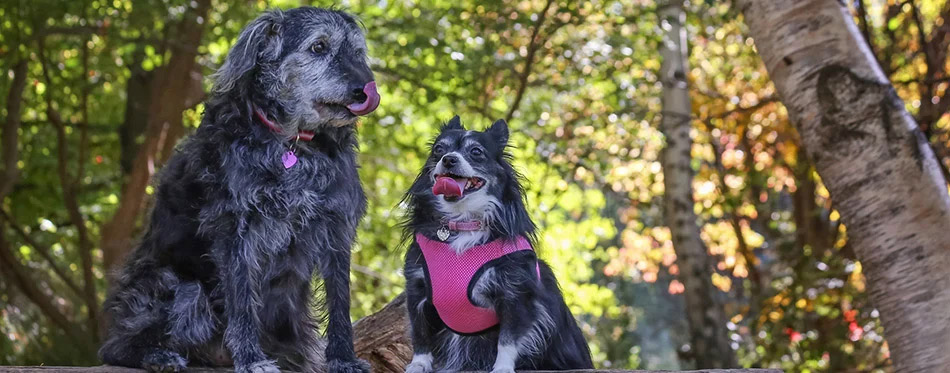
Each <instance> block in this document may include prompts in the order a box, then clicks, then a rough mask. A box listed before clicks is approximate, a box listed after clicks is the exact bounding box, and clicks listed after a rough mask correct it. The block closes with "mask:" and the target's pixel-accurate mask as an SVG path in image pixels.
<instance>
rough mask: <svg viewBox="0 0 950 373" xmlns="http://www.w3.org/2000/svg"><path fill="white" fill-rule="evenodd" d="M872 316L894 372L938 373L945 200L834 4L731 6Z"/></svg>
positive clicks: (934, 171)
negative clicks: (853, 256) (827, 199)
mask: <svg viewBox="0 0 950 373" xmlns="http://www.w3.org/2000/svg"><path fill="white" fill-rule="evenodd" d="M737 4H738V5H739V7H740V9H741V11H742V13H743V15H744V17H745V22H746V24H747V25H748V26H749V32H750V34H751V36H752V37H753V38H754V39H755V45H756V47H757V48H758V51H759V54H760V55H761V57H762V59H763V61H764V62H765V66H766V68H767V69H768V71H769V75H771V78H772V81H773V82H775V85H776V87H777V88H778V92H779V94H780V95H781V97H782V101H783V102H784V104H785V106H786V107H787V108H788V113H789V117H790V119H791V120H792V122H793V123H794V124H795V126H796V128H797V129H798V131H799V133H800V134H801V137H802V142H803V145H804V148H805V149H806V151H807V153H808V155H809V157H811V158H812V160H813V161H814V163H815V166H816V169H817V171H818V174H819V175H821V178H822V180H823V181H824V183H825V185H826V186H827V187H828V190H829V191H830V192H831V197H832V199H833V200H834V201H835V206H836V207H837V209H838V210H839V212H840V213H841V217H842V220H843V222H844V224H845V225H846V226H847V227H848V239H849V243H850V244H851V245H853V246H854V249H855V251H856V253H857V255H858V259H860V260H861V262H862V264H863V268H864V269H865V270H864V271H865V274H866V276H867V278H868V282H869V287H870V295H871V300H872V301H873V303H874V305H875V306H876V307H877V308H878V309H879V310H880V311H881V320H882V321H883V323H884V331H885V337H886V338H887V341H888V346H889V348H890V351H891V358H892V360H893V363H894V366H895V367H896V370H897V371H898V372H945V371H946V370H947V369H948V367H950V240H948V236H947V234H948V230H950V198H948V194H947V186H946V184H945V183H944V180H943V177H942V175H941V171H940V169H939V167H938V164H937V161H936V159H935V158H934V156H933V152H932V150H931V149H930V147H929V145H928V144H927V142H926V140H925V139H924V138H923V136H922V134H921V132H920V130H919V128H918V126H917V123H915V122H914V120H913V119H912V117H911V116H910V115H909V114H908V113H907V112H906V111H905V110H904V104H903V102H902V101H901V100H900V99H899V98H898V97H897V95H896V94H895V92H894V89H893V88H892V87H891V85H890V83H889V82H888V80H887V78H886V76H885V75H884V73H883V72H882V71H881V69H880V68H879V67H878V65H877V64H876V63H875V62H874V61H875V60H874V57H873V55H872V54H871V52H870V50H868V47H867V44H866V43H865V42H864V41H863V40H862V39H861V36H860V33H859V32H858V30H857V27H856V26H855V25H854V23H853V21H852V19H851V14H850V12H849V11H848V9H847V8H846V6H845V5H844V4H843V3H842V2H838V1H831V0H796V1H788V0H738V1H737Z"/></svg>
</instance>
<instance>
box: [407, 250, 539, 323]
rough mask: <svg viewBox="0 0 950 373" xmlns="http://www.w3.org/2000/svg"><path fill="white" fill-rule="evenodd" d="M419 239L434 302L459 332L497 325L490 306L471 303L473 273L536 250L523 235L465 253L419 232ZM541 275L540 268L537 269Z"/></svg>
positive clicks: (445, 319) (443, 318)
mask: <svg viewBox="0 0 950 373" xmlns="http://www.w3.org/2000/svg"><path fill="white" fill-rule="evenodd" d="M416 242H417V243H419V248H421V249H422V255H423V256H424V257H425V266H426V271H427V274H428V276H429V284H430V286H431V291H432V304H433V305H434V306H435V310H436V312H437V313H438V314H439V318H441V319H442V321H443V322H444V323H445V325H446V326H448V327H449V329H452V330H453V331H455V332H458V333H460V334H472V333H479V332H482V331H485V330H486V329H489V328H491V327H493V326H495V325H498V316H497V315H496V314H495V311H494V310H492V309H489V308H482V307H479V306H476V305H474V304H472V301H471V300H470V299H469V297H468V289H469V285H470V284H471V282H472V279H473V277H474V276H475V274H476V273H477V272H478V270H479V269H481V268H482V267H483V266H485V264H487V263H488V262H491V261H492V260H495V259H498V258H501V257H503V256H505V255H508V254H511V253H515V252H518V251H526V250H527V251H533V249H532V248H531V244H530V243H529V242H528V240H527V239H525V238H524V237H518V242H511V241H505V240H501V239H500V240H495V241H492V242H489V243H486V244H484V245H478V246H473V247H472V248H470V249H468V250H465V252H463V253H462V254H456V252H455V249H453V248H452V247H451V246H449V245H448V244H446V243H444V242H439V241H433V240H430V239H428V238H426V237H425V236H423V235H421V234H418V233H417V234H416ZM538 271H539V272H538V277H539V278H540V276H541V273H540V268H539V269H538Z"/></svg>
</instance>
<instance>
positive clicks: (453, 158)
mask: <svg viewBox="0 0 950 373" xmlns="http://www.w3.org/2000/svg"><path fill="white" fill-rule="evenodd" d="M458 164H459V157H458V156H457V155H455V154H446V155H445V156H444V157H442V165H443V166H445V168H454V167H455V166H456V165H458Z"/></svg>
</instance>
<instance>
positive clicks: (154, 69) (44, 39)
mask: <svg viewBox="0 0 950 373" xmlns="http://www.w3.org/2000/svg"><path fill="white" fill-rule="evenodd" d="M0 3H2V6H0V58H2V60H0V69H2V77H3V78H2V79H0V92H2V97H3V98H2V99H0V100H3V105H2V107H3V109H2V115H0V119H2V120H3V122H2V123H3V132H2V135H3V137H2V140H3V143H2V157H3V158H2V161H3V162H4V163H3V167H0V170H3V173H2V174H0V364H17V365H39V364H45V365H89V364H96V363H97V362H96V357H95V353H94V351H95V347H96V346H97V345H98V341H99V340H100V338H101V335H99V332H98V330H97V329H98V328H97V324H98V322H99V319H100V317H101V315H99V307H98V305H99V303H100V302H101V301H102V299H103V297H104V295H105V292H106V289H107V287H108V273H109V271H111V270H112V269H114V268H115V267H116V266H117V265H121V259H122V258H123V256H124V255H125V253H127V252H128V250H129V249H130V248H131V246H132V244H133V242H134V240H135V238H136V237H137V235H138V234H139V233H140V228H141V227H142V219H143V217H144V215H145V212H146V211H147V210H148V205H149V201H150V195H151V193H152V191H153V189H152V187H151V186H148V181H149V178H150V176H151V175H152V174H153V173H154V172H155V170H156V169H158V168H160V167H161V164H162V162H163V161H164V160H165V159H167V157H168V156H169V154H170V153H171V152H172V150H173V147H174V145H175V143H176V142H177V141H178V140H179V139H180V138H182V137H183V136H187V135H188V134H189V133H190V132H192V131H194V129H195V128H196V126H197V125H198V123H199V121H200V117H201V113H202V103H201V101H202V100H203V99H204V97H205V94H206V92H207V91H208V89H209V81H208V80H207V79H206V78H204V77H207V76H208V75H209V74H210V73H211V72H213V71H214V70H215V68H216V67H217V66H219V65H220V63H221V62H222V60H223V58H224V56H225V54H226V53H227V51H228V48H229V47H230V45H231V44H232V43H233V42H234V40H235V38H236V36H237V34H238V32H239V31H240V29H241V27H243V26H244V25H245V24H246V23H247V22H248V21H250V20H251V19H253V18H254V17H255V16H256V15H257V14H259V12H260V11H262V10H264V9H267V8H270V7H293V6H298V5H306V4H310V3H308V2H306V1H297V0H290V1H277V0H274V1H260V0H235V1H225V0H134V1H133V0H77V1H65V0H63V1H56V0H3V1H2V2H0ZM848 3H849V7H850V8H851V10H852V11H853V16H854V22H855V23H856V25H857V26H858V29H859V30H860V32H861V33H862V34H863V36H864V37H865V38H866V39H867V40H868V43H869V45H870V48H871V50H872V51H873V52H874V53H875V55H876V57H877V59H878V62H879V63H880V65H881V67H882V68H883V70H884V71H885V73H886V74H887V75H888V76H889V78H890V79H891V81H892V83H893V84H894V87H895V89H896V91H897V93H898V95H899V96H900V98H902V99H903V100H904V102H905V103H906V109H907V110H908V111H909V112H910V113H912V114H913V115H914V116H915V117H916V119H917V121H918V123H919V124H920V126H921V128H922V129H923V131H924V133H925V134H926V136H927V138H928V140H929V142H930V144H931V146H932V148H933V149H934V151H935V153H936V154H937V155H938V157H939V159H940V160H941V163H942V166H943V169H944V173H945V174H946V168H947V165H948V164H950V132H948V130H950V115H948V114H947V112H948V108H950V97H948V96H947V91H948V87H950V74H948V69H950V63H948V59H947V52H948V49H950V48H948V45H950V1H947V0H848ZM312 5H319V6H328V5H333V3H331V2H322V1H317V2H315V3H314V4H312ZM338 5H340V6H341V7H342V8H343V9H346V10H349V11H351V12H353V13H355V14H357V15H358V16H359V17H360V18H361V19H362V22H363V24H364V25H365V29H366V33H367V36H368V37H367V40H368V44H369V48H370V55H371V56H372V67H373V69H374V71H375V72H376V76H377V81H378V82H379V86H380V92H381V95H382V98H383V100H382V104H381V106H380V108H379V110H378V111H377V112H375V113H374V114H372V115H371V116H369V117H366V118H365V119H363V121H362V124H361V125H360V134H361V140H362V144H361V152H362V155H361V165H362V168H361V171H360V172H361V175H362V178H363V183H364V185H365V186H366V189H367V193H368V195H369V199H370V205H369V213H368V214H367V216H366V218H365V220H364V222H363V223H362V225H361V230H360V234H359V242H358V245H357V247H356V248H355V252H354V255H353V258H354V259H353V260H354V263H353V269H354V271H353V274H352V278H353V284H354V286H353V294H352V296H353V299H354V301H353V305H354V308H353V317H354V320H355V319H356V318H359V317H362V316H365V315H368V314H371V313H372V312H374V311H375V310H378V309H379V308H381V307H382V306H383V305H385V304H386V303H387V302H388V301H389V300H390V299H392V298H393V297H395V296H396V295H397V294H399V293H400V292H401V290H402V287H403V279H402V276H401V274H400V273H399V268H401V266H402V255H403V253H404V249H403V248H402V247H400V245H399V243H400V241H401V231H400V229H399V228H398V225H397V223H398V221H399V219H400V217H401V214H402V210H401V208H400V206H398V201H399V199H400V197H401V195H402V194H403V193H404V191H405V190H406V189H407V188H408V187H409V185H410V183H411V181H412V179H413V177H414V176H415V175H416V173H417V172H418V169H419V167H420V166H421V164H422V161H423V157H424V156H425V155H424V154H425V146H426V143H427V141H429V139H430V138H431V137H432V136H433V135H434V134H435V133H436V130H437V128H438V125H439V124H440V123H441V121H443V120H446V119H448V118H450V117H451V116H452V115H453V114H454V113H459V114H461V115H462V117H463V121H464V122H466V123H467V125H469V126H474V127H476V128H480V127H482V126H487V125H488V124H490V123H491V121H492V120H494V119H497V118H506V119H508V120H509V122H510V125H511V127H512V129H513V131H514V133H513V134H512V137H511V139H512V142H513V144H514V145H515V148H514V153H515V159H516V167H517V168H518V169H520V170H521V171H522V172H524V174H525V176H526V178H527V180H528V186H527V192H528V201H529V206H530V209H529V210H530V211H531V212H532V213H533V214H534V218H535V219H536V222H538V223H539V224H540V226H541V228H542V235H541V238H542V247H541V248H540V253H541V256H542V257H543V258H544V259H546V260H548V261H549V262H550V263H551V264H552V266H553V267H554V269H555V271H556V274H557V275H558V278H559V279H560V281H561V285H562V287H563V291H564V294H565V296H566V298H567V302H568V303H569V305H570V307H571V309H572V310H573V311H574V313H575V315H576V316H577V317H578V318H579V321H580V322H581V324H582V328H583V330H584V332H585V333H586V335H587V337H588V339H589V341H590V345H591V348H592V351H593V353H594V359H595V361H596V365H597V366H599V367H605V368H637V367H639V368H648V369H661V368H662V369H687V368H691V367H693V365H692V364H693V363H692V355H691V352H692V348H691V339H690V335H689V333H690V332H689V326H688V325H687V311H686V309H685V307H684V300H683V293H684V291H685V290H686V289H685V287H684V284H683V282H682V281H681V280H680V279H678V278H679V277H678V276H679V275H680V269H679V267H678V266H677V257H676V255H675V253H674V249H673V245H672V242H671V233H670V230H669V229H668V228H667V227H666V224H665V223H664V219H663V198H664V183H663V180H664V179H663V174H664V169H663V167H662V165H661V150H662V148H663V146H664V136H663V134H662V133H661V131H660V126H659V124H660V116H661V113H662V108H661V96H662V93H663V92H662V91H663V84H662V82H661V78H660V77H659V71H660V66H661V57H660V54H659V52H658V50H659V49H660V47H661V42H662V40H663V35H664V32H665V31H664V23H663V22H661V18H660V16H659V13H658V12H659V11H660V10H661V9H659V8H658V4H657V3H656V2H655V1H654V0H616V1H614V0H592V1H572V0H513V1H473V0H460V1H450V0H344V1H342V2H341V3H340V4H338ZM685 11H686V15H687V18H686V32H687V34H688V35H689V37H688V42H689V54H688V64H689V66H690V67H689V69H688V82H689V96H690V99H691V101H692V121H691V124H692V125H691V131H690V134H691V137H692V138H693V141H694V142H693V144H692V147H691V156H692V157H691V168H692V169H693V171H694V172H695V173H696V174H695V178H694V179H693V181H692V190H693V202H694V204H693V206H692V209H693V211H694V212H695V213H696V214H697V215H698V218H699V219H698V220H699V221H700V222H701V229H700V230H698V234H699V235H700V238H701V239H702V242H704V243H705V246H706V248H707V253H708V256H709V259H710V260H711V261H713V263H715V264H714V267H715V271H714V272H713V273H711V278H710V280H711V282H712V284H713V285H715V287H713V288H711V289H709V292H710V294H707V295H708V296H709V297H710V299H715V300H718V302H719V303H721V304H722V309H723V312H724V315H725V317H726V319H727V320H725V321H726V322H727V323H726V325H725V326H724V328H725V330H727V331H728V339H729V340H730V341H731V349H732V350H733V351H734V353H735V359H736V361H737V362H738V364H739V365H741V366H754V367H775V368H781V369H784V370H786V371H789V372H823V371H829V372H877V371H881V372H883V371H888V370H889V366H890V361H889V351H888V345H887V342H886V341H885V339H884V338H883V329H882V326H881V324H880V321H879V312H878V311H877V310H876V309H875V307H874V305H873V304H871V303H870V301H869V293H868V291H867V287H866V281H865V277H864V275H863V272H862V265H861V262H859V261H858V260H857V259H856V256H855V252H854V250H853V249H852V248H851V247H850V246H849V241H848V234H847V230H846V228H845V226H844V225H843V224H841V223H840V220H839V218H840V216H839V213H838V212H837V211H836V210H835V204H834V201H832V200H831V199H830V197H829V193H828V190H827V189H826V188H825V187H824V186H823V184H822V181H821V180H820V178H819V177H818V175H817V173H816V172H815V170H814V168H813V165H812V164H811V163H810V161H809V160H808V158H807V157H806V156H805V155H804V153H803V151H802V149H801V146H800V138H799V136H798V134H797V133H796V131H795V128H794V127H793V125H792V124H791V123H790V122H789V120H788V118H787V113H786V111H785V108H784V107H783V106H782V104H781V103H779V101H778V96H777V94H776V92H775V88H774V86H773V84H772V83H771V81H770V80H769V77H768V74H767V72H766V71H765V68H764V66H763V64H762V62H761V60H760V58H759V57H758V55H757V54H756V51H755V48H754V46H753V40H752V38H751V37H750V35H748V30H747V28H746V26H745V24H744V23H743V20H742V17H741V12H740V11H739V10H737V9H736V7H735V6H734V4H732V3H731V2H730V1H712V0H706V1H703V0H693V1H691V2H686V3H685ZM156 124H157V125H156ZM941 312H946V310H941Z"/></svg>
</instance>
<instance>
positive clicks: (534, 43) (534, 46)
mask: <svg viewBox="0 0 950 373" xmlns="http://www.w3.org/2000/svg"><path fill="white" fill-rule="evenodd" d="M553 4H554V0H548V2H547V3H546V4H544V9H542V10H541V12H540V13H538V20H537V21H536V22H535V23H534V31H532V32H531V40H530V41H529V42H528V54H527V55H526V56H525V59H524V67H523V68H522V69H521V75H520V76H518V84H519V86H518V91H517V92H516V93H515V100H514V101H512V102H511V108H510V109H508V114H506V115H505V122H511V118H512V117H514V115H515V111H516V110H518V107H519V106H521V99H523V98H524V93H525V90H527V88H528V77H529V76H531V67H532V66H533V65H534V56H535V54H537V53H538V47H539V46H540V45H541V44H543V41H542V40H540V38H539V37H538V36H539V35H540V33H541V27H542V26H544V20H545V19H546V18H547V16H548V10H549V9H551V5H553Z"/></svg>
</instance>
